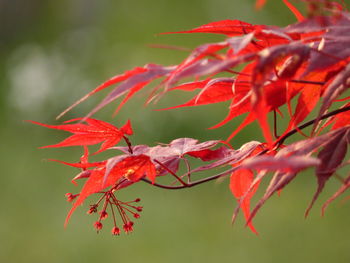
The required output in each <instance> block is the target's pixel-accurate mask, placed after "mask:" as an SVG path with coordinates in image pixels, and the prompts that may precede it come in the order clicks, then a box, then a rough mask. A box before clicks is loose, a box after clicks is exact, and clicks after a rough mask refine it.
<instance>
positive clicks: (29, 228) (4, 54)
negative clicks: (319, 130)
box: [0, 0, 350, 263]
mask: <svg viewBox="0 0 350 263" xmlns="http://www.w3.org/2000/svg"><path fill="white" fill-rule="evenodd" d="M281 2H282V1H277V0H274V1H272V0H271V1H269V3H268V4H267V5H266V7H265V8H264V9H263V10H261V11H259V12H257V11H256V10H254V1H253V0H250V1H248V0H247V1H242V0H215V1H214V0H191V1H188V0H176V1H170V0H163V1H161V0H148V1H144V0H133V1H128V0H114V1H113V0H100V1H95V0H61V1H54V0H46V1H41V0H27V1H26V0H22V1H21V0H0V56H1V59H0V85H1V88H0V120H1V124H0V125H1V126H0V138H1V148H0V156H1V158H0V160H1V164H2V165H1V176H0V180H1V190H0V198H1V208H0V262H8V263H12V262H27V263H30V262H36V263H40V262H50V263H55V262H57V263H61V262H67V263H69V262H153V263H157V262H203V263H204V262H214V261H215V262H259V263H262V262H269V263H272V262H318V263H321V262H330V261H332V262H339V263H340V262H350V250H349V248H350V242H349V236H350V228H349V220H350V213H349V204H348V203H344V202H339V201H338V202H335V203H334V204H333V205H332V206H331V207H330V208H329V209H328V212H327V214H326V216H325V217H323V218H322V217H321V216H320V209H319V208H320V203H321V202H322V201H324V200H325V199H326V198H327V197H329V196H330V194H331V193H333V192H334V191H335V190H336V189H337V187H339V182H337V181H331V182H329V185H328V188H327V189H326V191H325V192H324V193H323V194H322V196H321V200H320V201H321V202H320V201H319V203H318V204H317V205H316V206H315V208H314V210H313V211H312V213H311V215H310V217H309V218H308V219H307V220H305V219H304V218H303V214H304V210H305V208H306V206H307V204H308V202H309V201H310V199H311V197H312V194H313V191H314V190H315V188H316V184H315V178H314V176H313V175H312V173H304V174H302V175H301V176H299V178H298V179H297V180H296V181H295V182H293V183H292V184H291V185H290V186H289V187H287V188H286V189H285V191H284V192H283V193H282V195H281V196H280V197H276V196H275V197H273V198H272V199H271V200H270V201H269V202H268V203H267V204H266V206H265V207H264V208H263V209H262V210H261V212H260V213H259V214H258V215H257V217H256V219H255V226H256V228H257V229H258V231H259V233H260V234H259V236H255V235H254V234H252V233H251V232H250V231H249V229H247V228H244V220H243V219H242V218H240V219H239V220H238V221H237V222H236V224H235V225H234V227H232V226H231V224H230V218H231V215H232V211H233V208H234V207H235V201H234V199H233V198H232V196H231V194H230V192H229V189H228V186H227V185H228V181H227V180H224V181H223V182H221V183H208V184H206V185H202V186H199V187H195V188H194V189H190V190H181V191H165V190H161V189H156V188H152V187H150V186H149V185H146V184H139V185H137V186H134V187H132V188H130V189H128V190H127V191H124V192H123V193H122V195H123V196H124V198H125V199H129V200H132V199H134V198H136V197H140V198H141V199H142V205H143V206H144V212H142V217H141V218H140V219H139V220H138V221H137V222H136V224H135V231H134V233H132V234H130V235H128V236H126V235H124V234H122V235H121V236H120V237H113V236H111V235H110V227H107V228H106V229H104V230H103V231H102V232H101V233H99V234H96V232H95V230H94V229H93V227H92V223H93V222H94V221H95V218H94V217H92V216H87V215H86V214H85V211H86V210H87V204H85V206H84V207H83V208H79V209H78V210H77V211H76V213H75V214H74V215H73V217H72V219H71V222H70V224H69V226H68V228H67V229H64V228H63V222H64V219H65V216H66V213H67V211H68V210H69V208H70V204H69V203H67V202H66V201H65V198H64V194H65V193H66V192H77V191H78V190H79V188H77V187H74V186H73V185H72V184H71V183H70V179H71V178H72V177H73V176H74V175H75V173H76V172H77V171H76V170H74V169H72V168H69V167H65V166H62V165H59V164H57V163H52V162H47V161H45V159H47V158H55V159H60V160H65V161H70V162H75V161H77V160H78V158H79V156H80V155H81V149H79V148H78V147H73V148H70V149H38V147H39V146H43V145H48V144H53V143H56V142H58V141H59V140H60V139H63V138H64V137H65V136H66V134H65V133H60V132H56V131H54V130H49V129H45V128H42V127H39V126H34V125H31V124H29V123H26V122H24V120H28V119H31V120H36V121H40V122H45V123H56V121H55V116H56V115H57V114H58V113H59V112H61V111H62V110H63V109H64V108H65V107H67V106H68V105H70V104H71V103H72V102H74V101H75V100H76V99H78V98H79V97H81V96H82V95H84V94H85V93H87V92H88V91H90V90H91V89H93V88H94V87H95V86H96V85H98V84H99V83H101V82H103V81H104V80H106V79H108V78H109V77H111V76H113V75H115V74H118V73H121V72H123V71H124V70H127V69H130V68H132V67H135V66H142V65H144V64H146V63H149V62H153V63H160V64H166V65H167V64H169V65H170V64H175V63H179V62H180V61H181V59H183V58H184V57H185V56H186V53H185V52H182V51H173V50H164V49H155V48H151V47H149V46H150V45H152V44H168V45H180V46H184V47H190V48H192V47H195V46H196V45H198V44H200V43H203V42H207V41H220V40H221V39H222V36H209V35H201V34H197V35H158V33H161V32H167V31H178V30H184V29H189V28H193V27H196V26H199V25H202V24H205V23H208V22H211V21H215V20H222V19H241V20H244V21H247V22H251V23H258V24H259V23H260V24H275V25H280V26H283V25H287V24H288V23H291V22H293V21H294V18H293V16H292V15H291V14H290V13H289V12H288V10H287V8H286V7H285V6H284V5H283V4H282V3H281ZM146 96H147V93H143V94H142V95H139V96H138V97H137V98H135V100H134V101H133V102H131V103H130V104H128V105H127V106H126V107H125V108H124V109H123V110H122V111H121V112H120V114H119V115H118V116H117V117H115V118H114V119H112V117H111V114H112V112H113V109H114V108H115V104H114V105H112V106H110V107H107V108H106V109H104V110H102V111H101V112H100V113H99V114H98V115H97V116H98V117H99V118H103V119H104V120H107V121H111V122H112V123H114V124H116V125H117V126H118V125H120V124H122V123H123V122H124V121H125V120H126V119H127V118H130V119H132V120H133V124H134V125H133V126H134V130H135V136H134V137H132V138H131V140H132V142H134V143H146V144H151V145H154V144H155V143H157V142H169V140H171V139H174V138H177V137H193V138H198V139H200V140H208V139H218V138H225V137H226V136H228V135H229V134H230V131H231V130H232V129H233V124H229V125H227V126H225V127H223V128H221V129H218V130H207V129H206V128H207V127H210V126H211V125H213V124H216V122H218V121H219V120H221V119H222V118H223V117H224V116H225V113H226V111H227V104H220V105H214V106H209V107H201V108H198V109H197V108H196V109H194V108H191V109H179V110H173V111H154V110H153V109H156V108H162V107H166V106H172V105H176V104H178V103H180V102H184V101H185V100H187V98H188V97H183V96H181V95H180V94H174V96H169V97H165V98H164V100H162V101H161V102H160V103H159V104H158V105H150V106H148V107H143V106H142V105H143V102H144V100H145V98H146ZM101 98H102V95H97V96H96V97H94V98H91V99H90V100H88V101H87V102H85V103H84V104H82V105H80V106H79V107H77V108H76V109H74V110H73V111H72V112H71V113H69V114H68V115H67V116H66V117H65V119H70V118H74V117H81V116H83V115H84V114H86V113H87V112H88V110H89V109H91V107H92V106H93V105H95V104H96V103H97V102H98V101H99V100H100V99H101ZM257 131H258V129H257V127H256V126H254V125H252V127H251V128H250V129H247V130H245V132H243V133H242V134H240V135H239V136H237V137H236V139H235V140H234V141H233V144H234V145H235V147H239V146H240V145H241V144H242V143H244V142H246V141H249V140H259V139H261V137H260V135H259V134H258V132H257Z"/></svg>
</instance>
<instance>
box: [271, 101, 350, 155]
mask: <svg viewBox="0 0 350 263" xmlns="http://www.w3.org/2000/svg"><path fill="white" fill-rule="evenodd" d="M349 110H350V106H348V107H344V108H341V109H337V110H334V111H331V112H329V113H327V114H324V115H322V116H321V117H320V118H315V119H313V120H311V121H308V122H306V123H304V124H302V125H300V126H298V127H296V128H294V129H293V130H291V131H290V132H288V133H286V134H285V135H283V136H281V137H280V138H279V139H278V140H277V142H276V143H275V146H276V148H278V147H279V146H281V145H282V144H283V142H284V141H285V140H286V139H287V138H289V137H290V136H292V135H294V134H295V133H297V132H298V131H299V130H302V129H304V128H306V127H308V126H310V125H312V124H314V123H315V122H316V121H317V120H324V119H327V118H329V117H332V116H335V115H337V114H339V113H342V112H345V111H349Z"/></svg>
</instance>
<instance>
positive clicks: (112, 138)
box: [30, 118, 133, 154]
mask: <svg viewBox="0 0 350 263" xmlns="http://www.w3.org/2000/svg"><path fill="white" fill-rule="evenodd" d="M81 120H82V121H83V122H86V123H87V124H83V123H75V124H63V125H48V124H44V123H40V122H36V121H30V122H32V123H34V124H38V125H41V126H44V127H47V128H51V129H57V130H64V131H68V132H71V133H74V135H72V136H70V137H68V138H67V139H65V140H63V141H62V142H60V143H57V144H53V145H47V146H43V147H41V148H53V147H66V146H87V145H93V144H98V143H101V142H103V143H102V145H101V147H100V149H99V150H98V151H97V152H96V153H99V152H102V151H105V150H107V149H108V148H110V147H112V146H114V145H116V144H117V143H118V142H119V141H120V140H121V139H122V138H123V136H125V135H132V134H133V131H132V128H131V124H130V121H127V123H126V124H125V125H124V126H123V127H121V128H120V129H118V128H117V127H115V126H113V125H112V124H109V123H107V122H104V121H100V120H96V119H91V118H86V119H84V118H77V119H73V120H69V121H66V122H64V123H70V122H73V121H81ZM96 153H95V154H96Z"/></svg>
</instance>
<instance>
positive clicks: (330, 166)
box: [305, 130, 348, 216]
mask: <svg viewBox="0 0 350 263" xmlns="http://www.w3.org/2000/svg"><path fill="white" fill-rule="evenodd" d="M347 144H348V131H347V130H344V132H341V133H338V134H337V136H335V137H333V138H331V139H330V140H329V141H328V143H327V144H326V145H325V146H324V148H323V149H322V151H320V153H319V154H318V158H319V159H320V161H321V163H320V165H319V166H318V167H317V169H316V176H317V183H318V187H317V190H316V193H315V194H314V197H313V198H312V201H311V203H310V205H309V207H308V208H307V210H306V212H305V216H307V215H308V214H309V212H310V210H311V208H312V206H313V204H314V203H315V201H316V200H317V198H318V196H319V194H320V193H321V192H322V190H323V188H324V186H325V184H326V182H327V181H328V179H329V178H330V177H331V176H332V175H333V174H334V172H335V171H336V169H337V168H338V166H339V165H340V164H341V163H342V161H343V159H344V157H345V155H346V152H347Z"/></svg>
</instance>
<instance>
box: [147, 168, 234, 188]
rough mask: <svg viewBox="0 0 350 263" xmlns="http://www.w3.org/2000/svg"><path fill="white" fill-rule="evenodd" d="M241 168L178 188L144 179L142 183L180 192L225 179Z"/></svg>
mask: <svg viewBox="0 0 350 263" xmlns="http://www.w3.org/2000/svg"><path fill="white" fill-rule="evenodd" d="M239 167H240V166H236V167H233V168H231V169H229V170H227V171H225V172H222V173H219V174H216V175H212V176H209V177H206V178H203V179H200V180H197V181H194V182H192V183H188V184H186V185H178V186H171V185H163V184H158V183H152V182H151V181H150V180H148V179H146V178H142V179H141V181H143V182H145V183H148V184H150V185H153V186H156V187H159V188H163V189H168V190H178V189H185V188H191V187H193V186H196V185H200V184H204V183H207V182H210V181H213V180H216V179H218V178H220V177H224V176H226V175H228V174H231V173H232V172H233V171H235V170H237V169H239Z"/></svg>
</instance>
